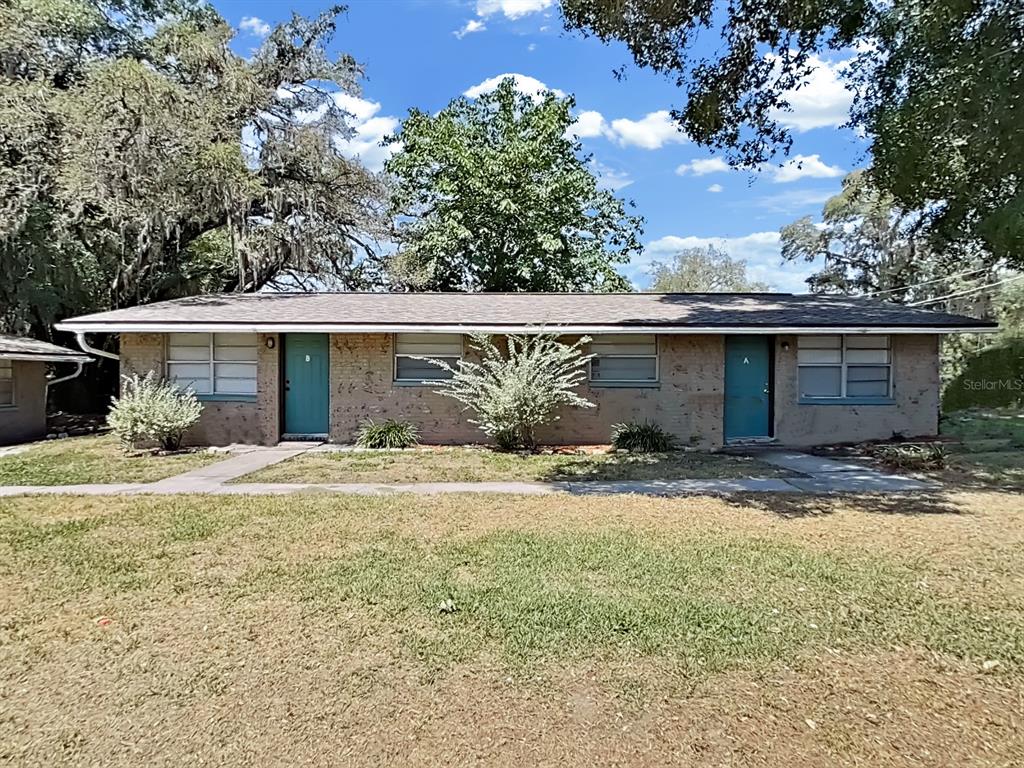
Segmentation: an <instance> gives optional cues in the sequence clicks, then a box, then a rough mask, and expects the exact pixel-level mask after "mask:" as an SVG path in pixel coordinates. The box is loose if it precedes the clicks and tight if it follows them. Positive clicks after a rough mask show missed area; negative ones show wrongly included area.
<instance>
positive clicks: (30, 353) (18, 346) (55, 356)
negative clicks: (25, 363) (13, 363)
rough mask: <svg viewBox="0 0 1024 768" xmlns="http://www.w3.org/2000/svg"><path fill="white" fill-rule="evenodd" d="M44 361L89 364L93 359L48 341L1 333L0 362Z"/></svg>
mask: <svg viewBox="0 0 1024 768" xmlns="http://www.w3.org/2000/svg"><path fill="white" fill-rule="evenodd" d="M35 359H38V360H43V361H54V362H64V361H67V362H72V363H87V362H89V361H90V360H91V359H92V358H90V357H89V356H88V355H85V354H82V353H81V352H75V351H74V350H72V349H67V348H65V347H58V346H57V345H56V344H50V343H49V342H46V341H38V340H37V339H27V338H24V337H22V336H9V335H7V334H2V333H0V360H35Z"/></svg>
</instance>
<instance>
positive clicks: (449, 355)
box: [395, 333, 462, 382]
mask: <svg viewBox="0 0 1024 768" xmlns="http://www.w3.org/2000/svg"><path fill="white" fill-rule="evenodd" d="M417 357H429V358H430V359H432V360H443V361H444V362H446V363H448V365H450V366H452V367H453V368H455V367H456V366H457V363H458V362H459V360H461V359H462V335H461V334H458V333H397V334H395V381H410V382H423V381H437V380H439V379H450V378H451V377H452V374H451V373H450V372H448V371H446V370H445V369H444V368H440V367H438V366H436V365H434V364H433V363H429V362H427V361H426V360H417V359H416V358H417Z"/></svg>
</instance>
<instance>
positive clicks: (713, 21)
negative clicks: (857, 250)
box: [561, 0, 1024, 266]
mask: <svg viewBox="0 0 1024 768" xmlns="http://www.w3.org/2000/svg"><path fill="white" fill-rule="evenodd" d="M561 8H562V14H563V18H564V22H565V25H566V27H567V28H569V29H574V30H580V31H582V32H583V33H584V34H593V35H596V36H597V37H598V38H599V39H601V40H603V41H606V42H611V41H621V42H623V43H625V44H626V46H627V47H628V49H629V51H630V53H631V54H632V56H633V59H634V61H635V62H636V63H637V65H639V66H641V67H647V68H651V69H653V70H654V71H656V72H659V73H662V74H665V75H667V76H668V77H671V78H673V79H674V80H675V82H676V84H677V85H678V86H679V87H680V88H681V89H682V90H684V91H685V94H686V99H685V101H684V103H683V104H682V106H680V107H679V108H678V109H677V110H675V111H674V112H673V116H674V118H675V119H676V121H677V122H678V123H679V125H680V127H681V128H682V129H683V130H684V131H685V132H686V134H687V135H688V136H690V137H691V138H692V139H693V140H694V141H696V142H698V143H700V144H702V145H706V146H710V147H715V148H719V149H723V150H725V152H726V155H727V156H728V157H729V158H730V160H731V161H732V162H733V163H734V164H735V165H738V166H746V167H757V166H758V165H760V164H761V163H763V162H765V161H767V160H770V159H771V158H772V156H773V155H774V154H775V153H776V152H777V151H778V150H780V149H782V150H788V148H789V147H790V145H791V136H790V134H789V132H788V130H787V129H786V128H785V127H784V125H783V122H784V120H783V119H782V116H783V115H784V114H785V111H786V110H787V109H788V107H789V101H788V99H789V98H790V97H791V94H792V93H794V92H795V91H797V90H798V89H799V88H800V87H801V86H803V85H806V84H807V83H808V81H809V79H810V78H811V76H812V73H813V72H814V69H815V66H816V65H818V64H819V63H820V58H821V57H822V56H827V55H828V54H830V53H838V54H840V55H843V56H846V55H848V53H849V51H850V49H851V47H854V48H855V49H856V50H857V51H858V53H857V54H856V55H855V56H854V57H853V59H852V62H851V64H850V66H849V68H848V70H847V77H848V79H849V81H850V84H851V86H852V90H853V92H854V93H855V95H856V100H855V102H854V108H853V110H852V113H851V124H852V125H853V126H855V127H857V128H859V129H861V130H863V132H864V133H865V135H866V136H867V137H868V139H869V140H870V142H871V147H870V148H871V155H872V157H873V170H872V173H873V174H874V176H875V178H876V180H877V184H878V186H879V188H880V189H882V190H884V191H885V192H887V193H888V194H890V195H892V196H893V198H894V200H895V202H896V203H897V204H898V206H899V207H900V208H902V209H904V210H910V211H920V212H921V214H920V215H921V219H922V232H923V233H927V234H928V235H929V236H930V237H931V238H932V240H933V242H934V243H935V244H936V247H948V246H949V245H950V244H953V245H954V246H957V247H971V248H974V249H977V250H979V251H980V252H983V253H985V254H987V256H986V257H987V258H989V259H990V261H991V262H993V263H996V262H999V261H1001V260H1007V261H1010V262H1012V263H1015V264H1016V265H1018V266H1020V265H1024V188H1022V184H1024V68H1022V67H1021V66H1020V58H1021V41H1022V40H1024V6H1022V5H1021V3H1020V2H1019V0H981V1H979V2H933V1H932V0H893V2H884V3H883V2H873V1H872V0H832V1H831V2H803V3H793V2H789V0H730V2H721V1H720V0H675V1H674V2H650V0H562V2H561ZM709 38H710V39H709ZM623 72H624V70H619V71H618V74H619V75H620V76H622V75H623ZM979 246H980V247H979Z"/></svg>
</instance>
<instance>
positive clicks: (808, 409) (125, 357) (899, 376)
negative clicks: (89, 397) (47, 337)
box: [58, 293, 994, 447]
mask: <svg viewBox="0 0 1024 768" xmlns="http://www.w3.org/2000/svg"><path fill="white" fill-rule="evenodd" d="M993 327H994V326H993V324H992V323H988V322H982V321H978V320H974V319H972V318H969V317H963V316H958V315H950V314H944V313H939V312H932V311H927V310H923V309H914V308H908V307H904V306H899V305H896V304H889V303H885V302H881V301H874V300H870V299H864V298H854V297H845V296H816V295H795V294H769V293H762V294H651V293H619V294H590V293H579V294H561V293H559V294H553V293H549V294H528V293H512V294H464V293H264V294H231V295H212V296H199V297H192V298H187V299H179V300H173V301H165V302H160V303H157V304H151V305H147V306H140V307H133V308H130V309H121V310H116V311H112V312H102V313H99V314H94V315H86V316H84V317H76V318H73V319H70V320H67V321H65V322H63V323H60V324H59V325H58V328H61V329H62V330H66V331H73V332H76V333H78V334H79V339H80V341H84V339H85V336H84V334H89V333H117V334H120V342H121V343H120V350H121V351H120V359H121V368H122V371H123V372H124V373H128V372H130V371H135V372H138V373H144V372H146V371H150V370H155V371H159V372H160V374H161V375H164V376H167V377H169V378H171V379H174V380H176V381H179V382H181V383H182V384H183V385H187V386H190V387H192V388H193V389H194V390H195V391H196V392H197V393H198V394H199V396H200V397H201V398H202V399H203V400H204V401H206V407H205V409H204V412H203V416H202V419H201V422H200V424H199V425H198V427H197V428H196V429H195V430H194V431H193V433H192V434H191V435H190V437H189V439H190V440H191V441H192V442H194V443H198V444H224V443H231V442H245V443H262V444H275V443H277V442H278V441H279V440H282V439H290V438H308V437H310V436H316V437H319V438H326V439H330V440H332V441H335V442H339V443H345V442H350V441H352V439H353V436H354V434H355V432H356V430H357V428H358V426H359V424H360V423H361V422H363V421H364V420H365V419H367V418H377V419H380V418H388V417H393V418H398V419H406V420H408V421H411V422H413V423H415V424H416V426H417V427H418V428H419V430H420V434H421V436H422V439H423V440H424V441H425V442H431V443H469V442H480V441H481V438H482V435H481V433H480V432H479V431H478V430H477V429H476V428H475V427H474V426H473V425H472V424H469V423H468V422H467V414H466V413H465V412H464V411H463V409H462V406H461V405H460V404H459V403H457V402H456V401H454V400H452V399H451V398H447V397H444V396H442V395H439V394H438V393H437V392H436V389H437V387H436V379H437V378H440V377H441V376H443V375H444V372H443V371H442V370H441V369H438V368H435V367H432V366H430V365H429V364H426V363H424V362H423V361H422V360H418V359H416V356H420V355H427V356H430V357H434V358H444V359H446V360H457V359H458V358H460V357H462V356H463V355H465V354H467V343H466V342H467V339H466V334H469V333H472V332H485V333H490V334H499V335H500V334H511V333H535V332H537V331H538V330H539V329H544V330H546V331H549V332H551V331H557V332H558V333H559V334H562V335H564V336H565V337H567V338H573V337H579V336H581V335H588V336H590V337H592V339H593V340H592V342H591V343H590V345H589V347H590V351H591V352H592V353H593V354H595V355H596V357H595V358H594V360H593V361H592V363H591V364H590V367H589V372H588V381H587V383H586V385H585V386H584V387H583V388H582V389H583V393H584V394H585V395H586V397H588V398H589V399H590V400H591V401H592V402H594V403H596V405H597V407H596V408H588V409H572V410H570V411H567V412H566V413H565V414H564V415H563V416H562V418H561V419H560V420H559V421H558V422H556V423H555V424H553V425H551V426H550V427H549V428H548V429H547V432H546V433H545V434H543V435H542V438H543V439H544V441H545V442H549V443H566V444H572V443H606V442H608V439H609V432H610V430H611V426H612V425H613V424H615V423H618V422H622V421H640V420H648V421H653V422H656V423H658V424H660V425H661V426H663V427H665V428H666V429H668V430H669V431H671V432H672V433H674V434H675V435H676V436H678V437H679V438H680V439H681V440H683V441H684V442H688V443H692V444H695V445H701V446H706V447H718V446H721V445H723V444H725V443H728V442H731V441H740V440H774V441H776V442H778V443H781V444H784V445H793V446H799V445H812V444H823V443H838V442H845V441H857V440H867V439H878V438H888V437H891V436H892V435H893V434H894V433H898V434H903V435H907V436H919V435H931V434H935V432H936V430H937V428H938V415H939V340H940V337H941V336H942V335H943V334H948V333H958V332H964V331H976V332H984V331H990V330H992V329H993ZM85 348H88V347H87V346H86V347H85Z"/></svg>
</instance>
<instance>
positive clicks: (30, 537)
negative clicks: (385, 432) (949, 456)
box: [0, 494, 1024, 766]
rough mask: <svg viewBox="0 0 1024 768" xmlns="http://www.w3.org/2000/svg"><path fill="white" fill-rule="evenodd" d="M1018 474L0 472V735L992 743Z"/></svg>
mask: <svg viewBox="0 0 1024 768" xmlns="http://www.w3.org/2000/svg"><path fill="white" fill-rule="evenodd" d="M890 501H892V502H894V503H893V505H892V506H889V507H886V508H887V509H893V510H896V509H898V511H899V514H892V513H891V512H890V513H887V514H886V516H885V517H882V516H881V515H880V510H881V508H882V506H883V505H885V504H888V503H889V502H890ZM1017 502H1018V500H1016V499H1015V498H1014V497H1012V496H1011V495H1008V494H1006V495H1000V494H988V495H987V496H982V497H978V496H962V497H958V498H953V497H949V498H945V499H941V500H940V499H925V498H923V497H920V496H915V497H907V498H905V499H902V500H899V501H898V503H896V500H891V499H877V500H875V499H871V498H868V497H864V498H863V499H860V500H858V499H846V500H844V499H835V498H823V499H808V498H806V497H800V498H796V497H794V498H793V499H779V498H776V497H772V498H771V499H763V500H761V501H759V502H758V503H757V505H756V506H755V505H751V504H748V503H745V502H738V501H732V502H730V501H727V500H721V499H706V498H693V499H652V498H644V497H624V498H623V497H620V498H575V497H559V498H552V497H515V496H488V497H484V496H474V495H462V496H437V497H412V496H404V495H399V496H390V497H379V498H378V497H373V498H365V497H352V496H345V495H322V494H312V495H298V496H291V497H288V498H280V497H229V498H228V497H202V496H199V497H152V498H138V497H137V498H110V499H97V498H73V497H61V498H45V499H44V498H19V499H8V500H0V594H2V595H3V614H4V618H3V638H4V642H3V645H2V650H0V655H2V659H3V663H2V664H0V689H2V690H4V691H5V692H6V705H7V710H8V715H7V716H5V718H4V719H3V720H2V721H0V739H2V743H4V745H5V746H4V750H5V752H6V754H8V755H16V756H17V757H18V760H17V762H20V763H22V764H39V765H44V764H54V763H55V762H58V761H59V760H64V761H65V762H69V763H73V764H91V763H98V762H102V763H104V764H124V765H128V764H140V763H154V764H167V765H171V764H183V763H189V762H198V761H200V759H201V760H202V761H203V762H207V763H209V764H217V765H246V764H271V763H274V764H284V763H282V755H286V756H287V759H286V762H287V763H315V762H317V760H316V757H317V755H320V756H322V755H323V754H334V755H336V756H337V755H343V754H349V752H348V750H352V749H355V750H356V752H355V753H353V755H354V761H355V762H357V763H359V764H361V765H366V764H371V765H372V764H381V765H383V764H388V763H391V764H394V763H402V764H456V763H464V762H467V760H468V758H467V756H468V755H487V754H495V753H493V752H491V751H489V750H492V749H498V748H499V742H502V739H503V738H505V737H503V736H502V735H501V734H510V735H509V736H508V739H509V741H508V742H507V744H506V747H505V750H503V751H502V754H505V755H512V756H513V757H512V758H510V762H509V763H508V764H510V765H512V764H525V763H544V764H554V763H556V762H557V763H559V764H563V765H566V766H573V765H593V764H602V763H604V762H615V763H617V764H625V763H628V762H631V761H630V760H629V759H627V758H628V755H624V754H619V752H618V751H617V750H619V749H620V748H621V746H622V745H623V744H634V743H635V744H636V746H637V748H643V750H644V754H646V755H648V757H649V758H650V764H652V765H658V764H668V763H671V762H673V760H672V757H673V755H678V753H677V752H675V751H674V750H676V749H678V745H680V744H690V743H692V742H691V741H688V739H689V740H693V739H696V740H697V741H698V742H699V743H703V741H704V740H705V739H707V738H711V739H713V738H714V737H713V736H711V730H709V729H711V725H710V724H712V723H713V724H714V728H715V729H720V730H719V731H718V732H719V733H721V732H728V733H732V734H734V737H735V738H737V739H740V740H741V741H742V740H743V739H744V738H745V737H744V736H743V734H744V733H746V732H747V728H748V725H749V724H750V723H751V722H753V723H756V724H757V728H756V732H751V735H750V738H751V742H750V744H749V745H747V747H746V748H744V749H742V750H740V752H743V753H745V754H747V755H748V756H749V755H751V754H755V753H757V752H756V749H754V747H755V745H756V744H764V743H766V742H768V743H776V744H779V745H780V746H779V749H781V750H783V752H785V753H786V754H791V755H792V756H793V758H794V760H792V761H790V760H786V762H787V764H791V765H794V766H803V765H808V766H809V765H822V764H837V762H836V759H835V758H836V757H837V754H838V755H840V756H844V757H850V755H853V756H855V757H856V759H855V760H854V759H851V760H850V763H851V764H853V763H857V764H887V762H886V760H883V759H880V756H879V754H878V753H877V752H875V751H873V750H876V749H878V748H879V747H878V745H882V744H890V743H891V744H893V745H896V746H894V749H895V752H894V753H893V756H894V757H895V758H899V757H901V756H905V754H906V752H907V750H917V749H921V750H934V749H937V748H938V747H937V745H938V744H939V743H944V741H945V739H946V738H947V736H948V738H949V739H950V747H949V749H950V750H951V751H950V752H947V751H946V748H945V747H943V754H944V755H951V759H952V761H953V762H954V763H956V764H962V765H967V764H971V765H978V764H992V765H995V764H1006V765H1008V764H1012V763H1014V758H1013V755H1014V754H1015V746H1014V745H1015V742H1013V741H1012V740H1013V739H1014V738H1015V737H1014V734H1015V733H1017V734H1018V735H1019V732H1018V731H1017V725H1016V721H1015V720H1014V718H1015V717H1016V716H1017V715H1018V714H1019V711H1018V707H1019V699H1018V694H1019V692H1020V691H1021V689H1022V688H1021V686H1022V682H1024V570H1022V569H1024V561H1022V560H1021V558H1020V557H1019V553H1020V550H1021V547H1022V546H1024V509H1022V507H1021V505H1020V504H1019V503H1017ZM776 504H777V505H780V506H778V507H777V508H776V507H773V505H776ZM937 506H941V507H942V510H941V511H944V512H948V513H950V514H941V513H938V512H939V510H938V508H937ZM797 507H800V508H802V509H804V510H805V511H806V513H807V514H806V516H804V517H800V516H794V514H793V511H794V509H796V508H797ZM783 509H785V510H786V514H785V515H782V514H776V512H777V511H778V512H781V511H782V510H783ZM915 512H922V513H923V512H928V513H929V514H920V515H916V514H915ZM986 662H988V664H986ZM965 692H967V693H965ZM968 694H970V695H971V696H973V697H974V698H969V700H968V701H966V702H964V701H963V700H964V696H965V695H968ZM937 697H938V700H941V701H942V708H941V709H942V711H941V712H939V711H937V710H936V701H937ZM975 701H977V706H975V703H974V702H975ZM961 704H962V706H961ZM840 708H841V711H840ZM652 715H653V717H654V720H653V722H654V723H657V724H658V728H659V733H660V734H661V735H660V736H659V737H658V738H656V739H653V740H652V739H651V737H650V736H649V734H650V731H649V728H650V726H651V725H652V720H651V717H652ZM578 717H584V718H586V719H585V724H586V728H585V729H582V730H581V725H580V723H579V722H578V721H576V718H578ZM947 717H948V718H949V722H950V727H951V728H953V729H954V730H953V731H951V732H950V734H947V733H946V731H945V730H944V729H945V728H946V724H945V720H944V718H947ZM566 718H568V719H566ZM872 718H873V719H872ZM890 718H894V719H892V720H890ZM808 719H810V720H812V721H813V722H814V723H817V724H820V727H821V728H824V729H826V730H827V733H828V735H829V738H828V740H826V741H825V742H823V744H825V745H830V748H832V749H835V750H838V753H836V752H826V753H821V752H815V751H814V750H815V749H817V748H820V747H821V744H822V742H818V741H815V739H814V738H813V737H814V736H815V734H813V733H811V731H812V730H813V729H811V728H810V727H809V726H808V725H806V721H807V720H808ZM383 723H389V724H392V725H388V726H386V727H385V726H384V725H382V724H383ZM574 723H575V724H574ZM908 723H913V727H912V728H911V727H908ZM817 727H818V726H817V725H816V726H815V728H817ZM693 729H696V730H693ZM516 733H533V734H537V737H536V738H530V739H526V740H523V739H517V738H512V735H511V734H516ZM549 734H560V738H559V739H552V738H550V737H549ZM809 738H810V741H808V739H809ZM567 740H568V741H567ZM634 740H636V741H634ZM570 741H571V742H572V743H573V744H574V745H575V744H578V745H579V748H578V749H564V748H567V747H568V746H569V743H570ZM526 744H529V750H526V749H525V745H526ZM815 745H817V746H815ZM736 748H737V749H738V746H736ZM751 749H754V752H750V751H748V750H751ZM864 750H867V751H864ZM773 755H774V757H775V758H776V759H777V758H778V757H779V756H780V755H779V753H778V752H776V751H774V749H773ZM978 756H983V757H985V758H986V760H991V761H992V762H977V760H976V758H977V757H978ZM703 757H704V758H705V759H708V756H707V755H704V756H703ZM609 758H615V759H613V760H609ZM342 762H345V761H342ZM485 762H486V761H485ZM696 762H699V761H696ZM696 762H694V763H691V764H696ZM709 762H713V763H714V764H722V760H720V759H715V760H710V759H709ZM728 762H729V763H730V764H746V763H745V761H744V760H739V761H738V762H737V761H736V760H730V761H728ZM754 762H755V763H756V764H758V765H760V764H762V763H757V762H756V761H754Z"/></svg>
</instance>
